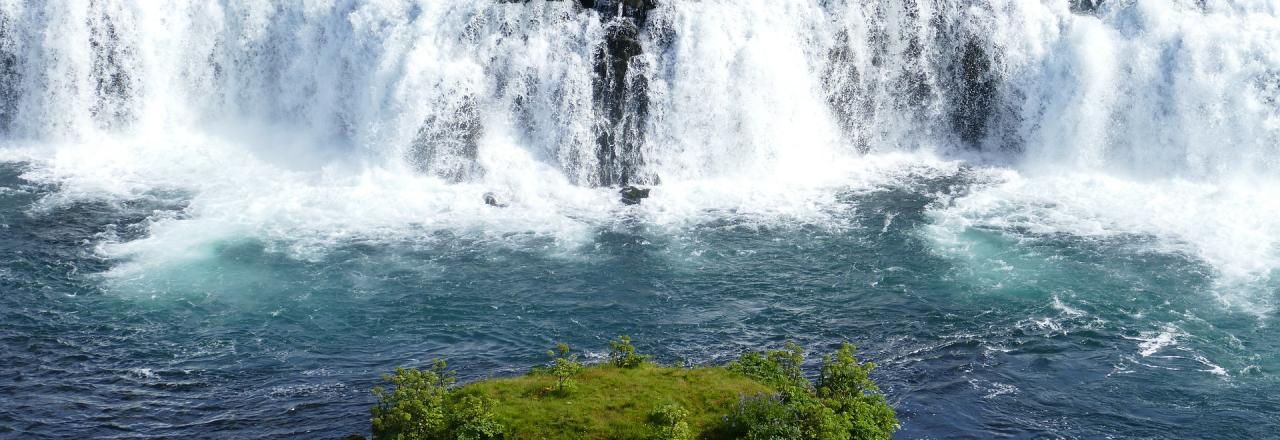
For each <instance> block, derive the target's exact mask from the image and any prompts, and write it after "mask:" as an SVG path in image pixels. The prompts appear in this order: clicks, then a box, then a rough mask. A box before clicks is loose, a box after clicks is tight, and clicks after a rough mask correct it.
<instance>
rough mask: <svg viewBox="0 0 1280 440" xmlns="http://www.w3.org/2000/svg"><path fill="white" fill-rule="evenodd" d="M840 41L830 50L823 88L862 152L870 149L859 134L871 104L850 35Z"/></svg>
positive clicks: (846, 133)
mask: <svg viewBox="0 0 1280 440" xmlns="http://www.w3.org/2000/svg"><path fill="white" fill-rule="evenodd" d="M838 41H839V42H838V43H837V44H836V47H835V48H833V49H831V50H830V51H829V52H828V53H827V57H826V65H825V66H824V69H823V71H822V81H823V84H824V87H823V90H824V91H825V92H826V98H827V104H828V105H829V106H831V111H832V112H834V113H835V116H836V119H837V120H838V121H839V123H840V128H841V130H842V131H843V132H844V134H845V136H846V137H848V138H849V139H850V141H852V142H853V143H854V145H855V146H857V148H858V151H861V152H866V151H867V150H868V149H869V146H868V145H867V142H866V140H865V139H862V138H860V137H859V134H860V130H859V129H860V127H859V126H860V125H861V123H862V121H864V120H866V119H868V118H869V117H870V110H869V107H870V105H869V104H868V103H867V102H866V101H865V99H866V98H865V90H863V89H862V86H861V84H860V80H861V78H860V77H859V72H858V66H857V64H856V63H857V60H856V59H854V54H853V49H851V48H850V47H849V44H850V43H849V36H848V34H845V33H842V34H841V35H840V37H839V40H838Z"/></svg>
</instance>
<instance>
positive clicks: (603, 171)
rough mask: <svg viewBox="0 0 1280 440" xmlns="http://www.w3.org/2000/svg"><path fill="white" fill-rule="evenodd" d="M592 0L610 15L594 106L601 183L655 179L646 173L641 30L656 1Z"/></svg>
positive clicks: (645, 88)
mask: <svg viewBox="0 0 1280 440" xmlns="http://www.w3.org/2000/svg"><path fill="white" fill-rule="evenodd" d="M586 3H590V4H591V7H594V8H595V9H596V11H598V12H599V13H600V14H602V15H603V16H604V17H605V18H607V19H608V20H609V21H608V24H606V28H605V40H604V41H603V42H602V43H600V45H599V46H598V47H597V48H596V54H595V80H594V81H593V93H592V95H593V101H594V103H593V105H594V107H595V112H596V118H597V124H596V125H597V127H596V159H597V161H599V169H600V176H599V179H598V181H597V182H595V183H596V184H598V185H601V186H613V185H629V184H633V183H654V182H656V180H657V179H656V177H652V178H651V177H648V176H643V175H641V173H640V171H639V170H640V168H641V167H642V165H643V164H644V158H643V155H642V152H641V148H642V147H643V145H644V123H645V121H646V120H648V117H649V83H648V78H646V77H645V75H644V70H645V68H647V66H646V65H645V64H644V63H645V60H644V58H643V57H639V56H640V55H642V54H643V53H644V46H643V45H642V44H641V38H640V34H641V32H642V31H643V30H644V26H645V24H646V23H647V22H648V16H649V11H651V10H653V9H654V8H656V7H657V4H656V3H655V2H654V1H652V0H601V1H591V2H584V3H583V5H584V6H586Z"/></svg>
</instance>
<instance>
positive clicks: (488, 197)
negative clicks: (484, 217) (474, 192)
mask: <svg viewBox="0 0 1280 440" xmlns="http://www.w3.org/2000/svg"><path fill="white" fill-rule="evenodd" d="M484 204H486V205H489V206H493V207H497V208H506V207H507V204H506V203H498V196H496V195H494V194H493V193H492V192H487V193H484Z"/></svg>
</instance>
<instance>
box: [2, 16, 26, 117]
mask: <svg viewBox="0 0 1280 440" xmlns="http://www.w3.org/2000/svg"><path fill="white" fill-rule="evenodd" d="M13 37H14V35H13V29H12V27H11V23H10V21H9V18H8V17H5V16H0V133H8V132H9V131H10V130H12V128H13V121H14V119H15V118H17V115H18V102H19V101H20V100H21V99H22V73H21V71H20V70H19V68H20V65H19V58H18V55H17V54H15V53H14V52H13V50H12V49H11V48H12V47H13V44H14V42H13Z"/></svg>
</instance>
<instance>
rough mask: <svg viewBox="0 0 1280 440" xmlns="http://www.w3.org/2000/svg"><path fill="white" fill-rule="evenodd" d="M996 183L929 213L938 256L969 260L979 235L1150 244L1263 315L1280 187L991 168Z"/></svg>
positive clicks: (1278, 242)
mask: <svg viewBox="0 0 1280 440" xmlns="http://www.w3.org/2000/svg"><path fill="white" fill-rule="evenodd" d="M989 177H990V179H991V183H990V184H986V185H979V186H977V187H975V188H974V190H973V191H972V192H971V193H969V194H967V195H965V196H963V197H960V198H957V199H955V200H953V201H952V202H951V203H950V204H948V205H944V206H939V207H938V208H937V209H934V210H933V211H931V215H932V219H933V224H932V225H931V226H929V227H928V228H927V231H928V233H929V236H930V237H931V238H933V239H934V240H935V242H936V243H937V244H938V245H939V249H940V250H942V251H944V252H945V253H947V254H949V255H956V256H959V257H961V258H968V257H967V255H971V252H972V251H971V250H968V246H969V245H968V244H967V242H966V240H965V239H964V238H963V234H964V232H966V231H969V230H972V229H974V228H979V229H984V230H993V231H999V233H1001V234H1005V235H1008V236H1010V237H1014V238H1019V239H1035V238H1037V237H1047V236H1053V235H1055V234H1069V235H1072V236H1076V237H1081V238H1086V239H1108V238H1118V237H1150V238H1154V239H1155V240H1143V241H1144V242H1145V241H1149V242H1150V244H1148V245H1146V246H1149V250H1151V251H1158V252H1171V253H1182V254H1185V255H1188V256H1191V257H1194V258H1197V259H1199V260H1201V261H1203V262H1205V263H1207V264H1208V265H1209V266H1210V267H1212V268H1213V269H1214V271H1216V272H1217V274H1216V278H1215V283H1216V284H1215V287H1216V291H1215V292H1214V294H1215V295H1216V296H1217V298H1218V299H1219V300H1221V301H1222V302H1223V303H1224V304H1226V305H1229V306H1233V307H1240V308H1243V309H1245V310H1248V311H1250V312H1254V313H1258V314H1260V315H1261V314H1266V313H1267V312H1268V311H1269V310H1271V309H1272V308H1273V306H1274V304H1273V303H1272V301H1273V299H1272V298H1271V297H1270V295H1268V294H1267V289H1268V288H1269V287H1268V286H1270V283H1272V282H1273V279H1272V277H1273V272H1274V271H1275V270H1276V268H1280V199H1277V198H1276V197H1274V194H1277V193H1280V184H1277V183H1273V182H1268V181H1253V182H1251V183H1249V184H1243V183H1240V184H1237V183H1231V182H1222V183H1205V182H1196V181H1188V180H1181V179H1157V180H1145V181H1144V180H1132V179H1122V178H1117V177H1114V176H1110V175H1105V174H1097V173H1081V172H1077V173H1060V174H1052V175H1040V176H1035V175H1030V176H1029V175H1026V174H1023V173H1020V172H1017V171H1013V170H1004V171H993V172H991V174H989Z"/></svg>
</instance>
